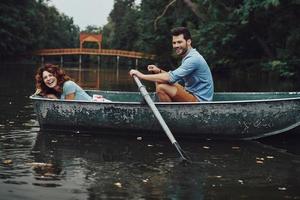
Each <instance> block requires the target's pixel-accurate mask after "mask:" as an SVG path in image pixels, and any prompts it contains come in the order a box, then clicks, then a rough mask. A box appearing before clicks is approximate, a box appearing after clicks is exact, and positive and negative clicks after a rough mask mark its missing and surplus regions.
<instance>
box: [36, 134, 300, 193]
mask: <svg viewBox="0 0 300 200" xmlns="http://www.w3.org/2000/svg"><path fill="white" fill-rule="evenodd" d="M181 143H182V146H183V147H184V149H186V150H187V151H188V152H189V154H190V156H191V157H192V160H193V163H192V164H191V165H187V166H183V165H181V164H180V162H179V159H178V155H177V152H176V150H175V149H174V148H173V146H171V144H170V143H169V141H167V139H166V138H156V139H150V138H143V139H142V140H137V139H136V138H119V137H101V136H98V137H97V136H89V135H69V134H54V133H53V132H52V133H46V132H39V134H38V136H37V139H36V142H35V145H34V147H33V149H32V152H34V153H33V154H32V155H33V156H34V161H35V162H45V163H52V164H53V165H51V175H53V174H55V175H54V177H55V178H56V179H55V181H58V182H55V184H53V180H51V179H49V180H47V179H42V180H40V179H37V180H39V182H36V183H35V184H34V185H41V184H40V182H41V181H42V182H44V184H46V185H47V184H49V183H52V184H53V185H56V186H60V185H62V183H63V182H64V183H66V184H71V182H72V181H75V182H77V183H81V184H82V185H84V187H86V191H87V195H88V196H89V198H91V199H101V198H127V199H140V198H145V199H149V198H150V199H152V198H153V199H164V198H166V199H182V198H188V199H207V198H208V199H214V198H216V199H219V198H225V199H228V198H230V199H240V198H244V199H257V198H262V197H265V198H268V199H282V198H284V197H285V196H290V197H293V198H299V197H300V193H299V192H298V189H297V188H298V186H299V183H300V178H299V177H295V174H299V167H300V159H299V157H297V156H295V155H293V154H289V153H285V152H282V151H281V150H280V149H276V148H274V147H270V146H267V145H262V144H261V143H259V142H251V141H250V142H240V141H236V142H229V141H227V142H225V141H221V142H220V141H205V140H201V141H197V142H192V141H181ZM35 173H37V172H35ZM47 173H48V172H47ZM39 175H41V174H39ZM59 180H60V181H59ZM78 189H80V188H78Z"/></svg>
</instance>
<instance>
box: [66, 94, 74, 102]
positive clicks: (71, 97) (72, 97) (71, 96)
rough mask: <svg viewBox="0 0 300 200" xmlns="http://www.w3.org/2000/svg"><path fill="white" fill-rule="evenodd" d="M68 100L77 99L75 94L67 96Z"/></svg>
mask: <svg viewBox="0 0 300 200" xmlns="http://www.w3.org/2000/svg"><path fill="white" fill-rule="evenodd" d="M65 98H66V100H74V99H75V93H70V94H67V95H66V97H65Z"/></svg>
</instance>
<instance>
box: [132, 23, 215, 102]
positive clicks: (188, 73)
mask: <svg viewBox="0 0 300 200" xmlns="http://www.w3.org/2000/svg"><path fill="white" fill-rule="evenodd" d="M172 40H173V49H174V50H175V52H176V54H177V55H178V56H181V57H182V63H181V65H180V66H179V67H178V68H177V69H176V70H174V71H169V72H166V71H164V70H162V69H160V68H158V67H157V66H155V65H148V71H150V72H152V73H154V74H143V73H141V72H139V71H138V70H130V72H129V74H130V75H131V76H133V75H136V76H137V77H138V78H140V79H143V80H148V81H153V82H156V92H157V95H158V97H159V100H160V101H165V102H171V101H177V102H198V101H211V100H212V98H213V89H214V86H213V79H212V75H211V71H210V69H209V66H208V65H207V63H206V61H205V60H204V58H203V57H202V56H201V55H200V54H199V52H198V51H197V50H196V49H194V48H192V39H191V34H190V32H189V30H188V29H187V28H185V27H178V28H175V29H172ZM180 80H183V82H184V87H182V86H181V85H180V84H178V83H176V82H178V81H180Z"/></svg>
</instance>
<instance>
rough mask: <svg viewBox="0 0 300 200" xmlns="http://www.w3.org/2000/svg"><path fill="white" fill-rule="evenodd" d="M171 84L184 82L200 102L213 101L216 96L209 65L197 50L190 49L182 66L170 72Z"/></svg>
mask: <svg viewBox="0 0 300 200" xmlns="http://www.w3.org/2000/svg"><path fill="white" fill-rule="evenodd" d="M169 75H170V80H169V83H171V84H174V83H176V82H178V81H180V80H183V81H184V86H185V89H186V90H187V91H188V92H190V93H192V94H193V95H195V96H196V97H197V98H198V99H199V100H200V101H211V100H212V99H213V94H214V83H213V79H212V75H211V71H210V69H209V66H208V64H207V63H206V61H205V60H204V58H203V57H202V56H201V55H200V53H199V52H198V51H197V50H196V49H193V48H192V49H190V51H189V52H188V54H187V55H186V56H185V57H184V58H183V59H182V63H181V65H180V66H179V67H178V68H177V69H176V70H174V71H169Z"/></svg>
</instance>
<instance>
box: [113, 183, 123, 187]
mask: <svg viewBox="0 0 300 200" xmlns="http://www.w3.org/2000/svg"><path fill="white" fill-rule="evenodd" d="M114 185H115V186H117V187H119V188H121V187H122V183H120V182H117V183H114Z"/></svg>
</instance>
